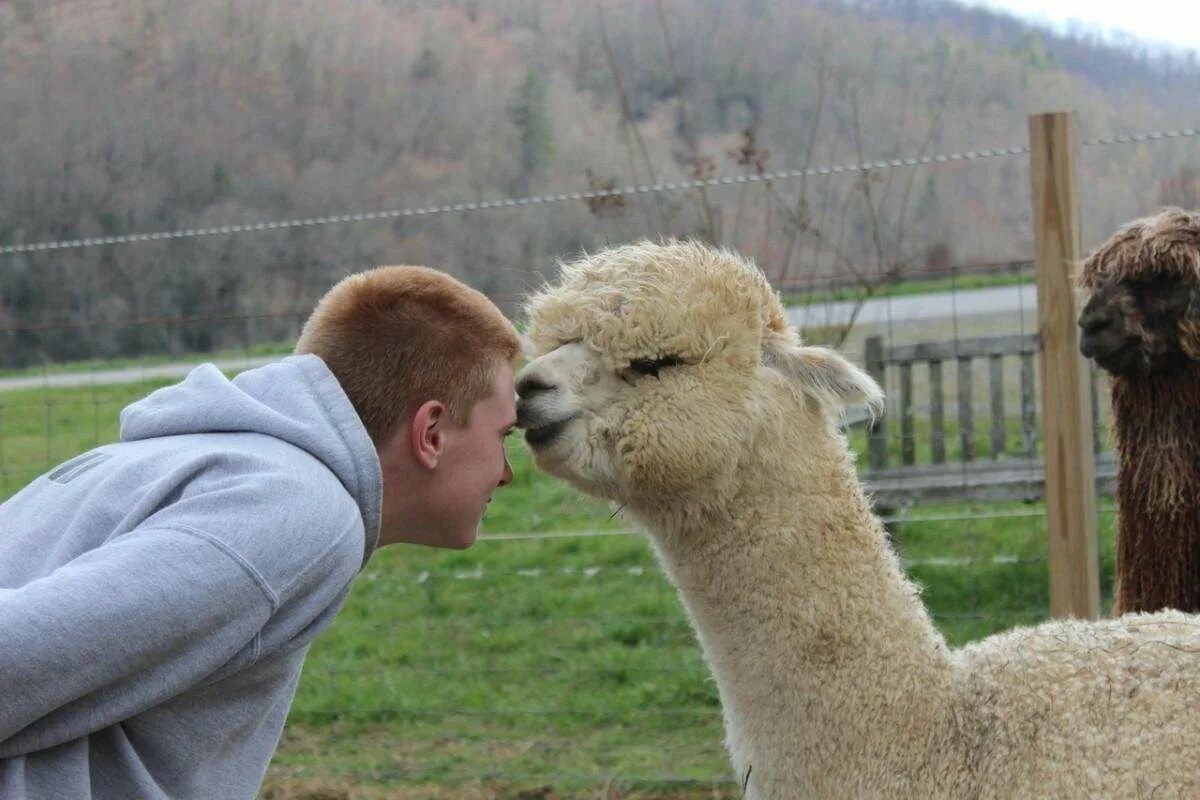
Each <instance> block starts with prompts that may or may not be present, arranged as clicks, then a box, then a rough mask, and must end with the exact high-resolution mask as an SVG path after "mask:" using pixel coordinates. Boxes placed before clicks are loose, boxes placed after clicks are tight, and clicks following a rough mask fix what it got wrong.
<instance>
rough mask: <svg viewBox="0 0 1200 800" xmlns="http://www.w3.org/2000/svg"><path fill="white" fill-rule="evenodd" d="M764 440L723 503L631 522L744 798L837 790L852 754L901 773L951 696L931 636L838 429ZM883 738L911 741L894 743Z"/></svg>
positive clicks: (945, 661) (938, 726) (943, 661)
mask: <svg viewBox="0 0 1200 800" xmlns="http://www.w3.org/2000/svg"><path fill="white" fill-rule="evenodd" d="M831 433H832V431H831ZM771 438H773V440H774V441H773V444H771V445H769V447H770V448H771V452H774V453H777V454H780V456H781V457H780V458H779V459H778V460H777V461H776V463H772V458H771V457H770V453H765V454H764V451H763V450H761V449H760V450H757V451H756V457H755V463H754V464H748V465H743V467H742V468H739V469H738V470H737V475H738V477H737V478H736V482H737V483H736V486H734V487H733V489H732V492H731V493H730V494H729V495H727V500H726V501H724V502H719V503H710V504H708V505H707V507H705V508H702V509H699V510H698V509H697V507H696V505H695V504H688V503H680V504H678V505H676V506H675V507H668V508H659V509H656V510H653V511H649V512H647V513H646V514H644V515H643V516H644V518H645V521H646V522H647V523H648V525H649V527H650V528H651V532H652V534H653V538H654V541H655V545H656V548H657V550H658V552H659V556H660V558H661V560H662V561H663V564H664V566H665V568H666V570H667V572H668V574H669V575H670V577H671V579H672V580H673V582H674V583H675V584H676V586H677V587H678V589H679V591H680V594H681V596H682V598H683V601H684V604H685V606H686V607H687V609H688V612H689V614H690V616H691V619H692V622H693V624H694V625H695V627H696V630H697V633H698V634H699V638H700V641H701V645H702V646H703V648H704V650H705V653H706V656H707V658H708V661H709V664H710V665H711V667H712V670H713V673H714V678H715V679H716V682H717V685H718V688H719V690H720V694H721V701H722V706H723V708H724V710H725V718H726V726H727V728H728V737H729V743H730V748H731V755H732V757H733V761H734V767H735V769H737V770H738V772H739V775H740V776H742V775H744V774H745V772H746V770H748V769H752V770H753V775H754V776H757V780H756V779H755V778H753V777H752V779H751V784H750V785H751V787H752V791H751V792H749V793H748V795H747V796H748V797H753V798H758V797H775V796H776V795H774V794H766V793H761V794H756V793H753V786H754V785H755V783H756V782H757V781H762V782H763V784H762V785H764V786H781V785H784V784H791V785H792V786H793V789H794V788H795V787H798V786H799V787H802V786H808V787H814V788H815V787H824V788H825V789H826V790H830V789H836V788H838V786H837V781H838V780H841V779H844V778H845V777H846V772H847V770H845V769H844V765H845V764H847V763H853V764H856V765H861V764H862V763H864V762H863V761H862V760H859V758H857V756H860V755H861V754H862V753H864V752H866V751H869V752H870V753H871V754H872V755H871V759H873V760H872V761H871V762H870V763H874V764H876V765H877V766H878V767H879V768H880V769H881V770H883V769H886V770H901V771H902V770H906V769H911V768H913V767H912V765H913V764H919V763H920V760H919V759H918V758H917V756H918V752H917V751H919V750H920V748H921V747H923V746H931V744H930V743H931V742H932V741H933V740H934V739H935V738H936V737H937V736H939V735H940V733H939V732H940V731H941V730H944V729H945V726H944V724H943V722H942V720H943V719H944V718H945V716H946V714H947V711H948V708H949V703H950V693H951V692H950V665H949V657H948V655H947V652H946V649H945V645H944V643H943V640H942V638H941V636H940V635H939V634H938V633H937V632H936V630H935V629H934V628H933V625H932V624H931V622H930V619H929V617H928V614H927V613H926V611H925V609H924V607H923V605H922V604H921V602H920V600H919V599H918V597H917V592H916V590H915V588H914V587H913V586H912V585H911V584H910V583H908V582H907V581H906V580H905V579H904V577H903V575H902V574H901V572H900V570H899V568H898V565H897V562H896V559H895V557H894V555H893V553H892V551H891V550H890V548H889V547H888V545H887V544H886V542H885V539H884V536H883V532H882V529H881V528H880V526H879V524H878V523H877V521H876V520H875V519H874V518H873V516H872V515H871V513H870V510H869V507H868V504H867V501H866V499H865V498H864V496H863V493H862V491H861V489H860V488H859V484H858V481H857V477H856V475H855V473H854V470H853V468H852V467H851V465H850V464H849V462H848V459H847V457H846V453H845V447H844V444H843V443H842V441H841V439H840V437H836V438H835V437H832V436H831V437H830V439H831V441H830V442H828V444H827V446H826V448H825V452H819V451H816V450H814V443H813V441H812V440H811V439H808V440H805V441H799V440H798V439H799V437H798V436H797V435H796V433H795V432H791V431H787V430H778V431H775V432H774V434H773V437H771ZM791 453H804V454H805V456H804V458H805V459H807V460H806V461H805V462H804V463H803V464H800V465H797V464H795V458H796V457H795V456H791V455H785V454H791ZM789 462H790V463H789ZM900 732H904V733H900ZM898 736H899V737H900V738H904V737H905V736H908V737H913V738H916V739H919V740H921V741H912V740H911V738H910V739H909V740H906V741H905V743H904V744H903V745H901V746H900V747H899V748H897V745H898V742H897V737H898ZM889 754H894V755H895V762H896V763H891V762H890V761H889ZM847 759H849V760H847ZM839 765H841V766H842V767H843V768H839ZM860 768H861V767H859V766H856V767H855V769H860ZM781 770H782V771H785V773H786V774H781V773H780V771H781ZM830 781H833V783H830ZM763 791H764V792H765V791H768V790H763ZM792 796H794V795H792Z"/></svg>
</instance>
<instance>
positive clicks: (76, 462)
mask: <svg viewBox="0 0 1200 800" xmlns="http://www.w3.org/2000/svg"><path fill="white" fill-rule="evenodd" d="M110 458H112V454H111V453H101V452H97V451H93V452H91V453H84V454H83V455H81V456H79V457H78V458H72V459H71V460H70V461H68V462H67V463H65V464H61V465H59V466H58V467H56V468H55V469H54V471H53V472H51V473H50V474H49V475H47V476H46V477H47V478H49V479H50V480H52V481H54V482H55V483H70V482H71V481H73V480H75V479H76V478H78V477H79V476H80V475H82V474H83V473H85V472H87V471H88V470H89V469H91V468H92V467H95V466H98V465H99V464H102V463H103V462H105V461H108V459H110Z"/></svg>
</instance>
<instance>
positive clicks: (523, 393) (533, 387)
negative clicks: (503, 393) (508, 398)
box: [517, 375, 555, 400]
mask: <svg viewBox="0 0 1200 800" xmlns="http://www.w3.org/2000/svg"><path fill="white" fill-rule="evenodd" d="M554 389H555V387H554V386H553V385H552V384H549V383H547V382H546V381H544V380H542V379H541V378H539V377H538V376H536V375H529V376H526V377H524V378H522V379H521V380H519V381H517V396H518V397H520V398H521V399H523V400H528V399H529V398H530V397H533V396H534V395H536V394H541V393H543V392H552V391H554Z"/></svg>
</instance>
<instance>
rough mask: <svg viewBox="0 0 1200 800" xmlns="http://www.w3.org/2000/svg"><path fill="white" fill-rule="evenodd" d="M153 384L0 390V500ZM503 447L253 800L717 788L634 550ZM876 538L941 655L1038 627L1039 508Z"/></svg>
mask: <svg viewBox="0 0 1200 800" xmlns="http://www.w3.org/2000/svg"><path fill="white" fill-rule="evenodd" d="M154 385H156V384H144V385H132V386H104V387H84V388H79V389H56V390H36V391H20V392H4V393H0V479H2V480H0V491H2V492H3V496H7V495H8V494H10V493H11V492H13V491H15V490H16V489H18V488H19V487H20V486H22V485H24V484H25V483H26V482H28V481H29V480H31V479H32V478H33V477H35V476H36V475H38V474H40V473H41V472H43V471H44V470H45V469H46V468H47V467H48V466H51V465H53V464H56V463H58V462H59V461H61V460H64V459H66V458H68V457H70V456H71V455H74V454H76V453H78V452H80V451H82V450H85V449H87V448H89V447H91V446H93V445H95V444H97V443H101V442H105V441H111V440H112V439H113V438H114V436H115V433H116V418H117V412H118V411H119V409H120V408H121V407H123V406H124V405H125V404H126V403H128V402H129V401H130V400H132V399H135V398H136V397H139V396H141V395H142V394H144V393H145V392H146V391H148V390H149V389H150V388H152V387H153V386H154ZM920 433H921V432H920V431H918V434H920ZM855 436H856V437H858V439H859V442H860V445H861V434H859V433H856V434H855ZM981 441H986V436H982V437H981ZM897 446H898V444H897ZM951 447H953V445H951ZM860 449H861V447H860ZM511 452H512V458H513V462H514V471H515V474H516V479H515V481H514V484H513V486H512V487H510V488H509V489H507V490H505V491H503V492H500V493H498V494H497V496H496V499H495V501H494V502H493V503H492V506H491V510H490V511H489V515H488V518H487V519H486V520H485V522H484V533H485V536H486V537H490V538H485V539H484V540H483V541H481V542H480V543H479V544H477V545H476V546H475V547H474V548H472V549H471V550H468V551H465V552H440V551H434V550H428V549H421V548H407V549H396V548H391V549H389V550H386V551H382V552H380V553H378V554H377V555H376V556H375V557H374V558H373V559H372V561H371V562H370V564H369V565H368V567H367V569H366V570H365V571H364V573H363V574H362V575H361V576H360V579H359V580H358V581H357V583H356V585H355V588H354V591H353V593H352V596H351V598H350V601H349V602H348V604H347V606H346V608H345V610H344V612H343V613H342V615H341V616H340V617H339V619H338V621H337V622H336V623H335V624H334V625H333V626H332V627H331V628H330V629H329V630H328V631H326V632H325V633H324V634H323V635H322V637H321V638H320V639H319V640H318V641H317V643H316V644H315V645H314V646H313V649H312V652H311V655H310V657H309V660H308V662H307V665H306V667H305V672H304V676H303V679H302V682H301V686H300V689H299V692H298V694H297V697H296V703H295V706H294V708H293V712H292V715H291V718H290V721H289V724H288V728H287V730H286V732H285V735H284V738H283V741H282V743H281V746H280V749H279V751H278V753H277V755H276V758H275V760H274V762H273V764H272V767H271V771H270V774H269V776H268V781H267V784H266V786H265V787H264V791H263V797H264V798H267V799H268V800H351V798H391V799H392V800H398V799H402V800H413V799H415V798H459V799H460V800H476V799H477V800H485V799H493V798H505V799H511V800H518V799H519V798H526V799H528V798H542V799H543V800H546V799H549V798H557V799H558V800H564V799H565V798H580V799H582V798H609V799H610V800H612V799H614V798H645V799H646V800H649V799H650V798H655V799H656V800H668V799H669V798H670V799H674V800H683V798H689V800H699V798H722V800H728V799H731V798H734V797H736V796H737V792H736V788H737V787H736V786H735V785H734V784H732V783H731V782H730V781H729V780H728V776H727V769H726V763H725V758H724V755H723V753H722V750H721V724H720V710H719V708H718V705H717V699H716V693H715V689H714V686H713V684H712V682H711V680H710V679H709V677H708V674H707V671H706V670H705V667H704V664H703V662H702V660H701V658H700V655H699V652H698V650H697V647H696V645H695V641H694V638H693V636H692V634H691V632H690V630H689V628H688V626H687V624H686V621H685V618H684V615H683V612H682V610H681V608H680V605H679V602H678V600H677V598H676V596H675V594H674V591H673V590H672V589H671V588H670V587H669V586H668V585H667V584H666V582H665V581H664V580H663V579H662V577H661V576H660V574H659V572H658V569H657V567H656V565H655V563H654V558H653V556H652V554H651V552H650V549H649V547H648V546H647V544H646V542H645V540H644V539H643V538H642V537H641V536H639V535H628V533H627V531H626V529H627V527H628V523H627V521H626V520H624V519H623V518H622V517H621V516H620V515H617V516H615V517H614V516H613V514H612V510H611V509H609V508H607V507H605V506H603V505H601V504H597V503H594V502H591V501H589V500H587V499H584V498H581V497H579V496H578V495H576V494H575V493H573V492H571V491H570V490H568V489H566V488H564V487H563V486H561V485H560V484H557V483H555V482H553V481H550V480H548V479H546V478H545V477H543V476H541V475H538V474H537V473H536V472H534V471H533V469H532V468H531V466H530V464H529V460H528V458H527V457H526V455H525V454H524V451H523V445H522V444H521V443H520V442H519V441H518V442H514V443H513V445H512V451H511ZM1101 519H1102V522H1103V529H1104V536H1103V540H1102V541H1103V553H1104V563H1103V574H1104V575H1105V576H1106V584H1105V587H1104V588H1105V592H1106V595H1107V592H1108V586H1107V576H1109V575H1111V572H1112V554H1111V536H1110V533H1109V528H1110V527H1111V524H1112V515H1111V513H1110V512H1105V513H1102V515H1101ZM571 531H574V532H579V533H581V534H586V535H580V536H576V537H572V538H556V537H553V534H556V533H562V532H571ZM894 533H895V537H896V539H897V542H898V546H899V548H900V550H901V553H902V555H903V557H904V558H905V559H906V561H907V562H909V565H910V566H909V571H910V574H911V575H912V576H913V577H914V578H915V579H916V580H918V581H919V582H920V583H921V584H923V586H924V587H925V600H926V601H927V603H928V604H929V606H930V608H931V610H932V612H933V614H934V616H935V619H936V622H937V624H938V625H939V627H940V628H941V630H942V631H943V632H944V634H945V635H946V637H947V639H948V640H949V641H950V642H951V643H953V644H959V643H963V642H967V641H970V640H972V639H975V638H978V637H980V636H984V635H986V634H989V633H992V632H994V631H998V630H1003V629H1006V628H1009V627H1011V626H1013V625H1017V624H1024V623H1028V622H1034V621H1037V620H1040V619H1043V618H1044V617H1045V616H1046V613H1047V605H1048V599H1047V594H1048V593H1047V569H1046V563H1045V560H1044V553H1045V545H1044V533H1045V532H1044V523H1043V518H1042V507H1041V506H1040V505H1036V504H1032V505H1027V504H1020V503H1013V504H1004V505H989V506H965V505H960V506H952V507H942V508H920V509H915V510H912V511H911V512H910V513H909V515H908V516H907V517H903V518H901V520H900V521H899V522H897V523H896V524H895V526H894ZM513 534H547V536H543V537H542V538H532V539H530V538H523V537H521V536H516V537H514V536H513Z"/></svg>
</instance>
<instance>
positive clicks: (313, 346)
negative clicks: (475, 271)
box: [296, 266, 521, 445]
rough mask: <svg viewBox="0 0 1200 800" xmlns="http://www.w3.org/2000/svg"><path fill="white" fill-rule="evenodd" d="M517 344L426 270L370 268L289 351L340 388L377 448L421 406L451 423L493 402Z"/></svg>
mask: <svg viewBox="0 0 1200 800" xmlns="http://www.w3.org/2000/svg"><path fill="white" fill-rule="evenodd" d="M520 352H521V341H520V337H519V336H518V334H517V331H516V329H515V328H514V327H513V325H512V323H511V322H509V321H508V319H507V318H506V317H505V316H504V314H503V313H502V312H501V311H500V309H498V308H497V307H496V306H495V304H493V303H492V301H491V300H489V299H488V298H487V297H485V296H484V295H483V294H481V293H479V292H477V291H475V290H474V289H472V288H470V287H469V286H466V285H465V284H463V283H461V282H459V281H457V280H455V279H454V278H452V277H450V276H449V275H447V274H446V273H444V272H439V271H437V270H433V269H428V268H426V267H409V266H394V267H379V268H377V269H372V270H368V271H366V272H361V273H357V274H355V275H351V276H349V277H348V278H345V279H343V280H342V281H341V282H339V283H338V284H337V285H335V286H334V287H333V288H332V289H330V290H329V291H328V292H327V293H326V294H325V296H324V297H323V298H321V301H320V302H319V303H318V304H317V306H316V308H315V309H314V310H313V313H312V315H311V316H310V317H309V318H308V321H307V322H305V323H304V329H303V331H301V333H300V338H299V340H297V342H296V353H298V354H302V353H312V354H315V355H317V356H320V357H321V359H322V360H323V361H324V362H325V364H326V365H327V366H328V367H329V369H330V370H331V371H332V372H333V374H334V375H335V376H336V377H337V379H338V382H339V383H341V385H342V388H343V389H344V390H345V392H346V394H347V396H348V397H349V398H350V402H351V403H353V404H354V409H355V411H357V412H358V416H359V418H360V419H362V421H363V424H364V425H365V426H366V428H367V432H368V433H369V434H370V436H371V440H372V441H373V442H374V443H375V444H376V445H381V444H383V443H384V442H386V441H387V440H389V439H391V437H392V436H393V435H394V434H395V432H396V429H397V427H398V426H399V425H400V423H401V422H402V421H403V419H404V418H405V416H406V415H407V414H408V413H410V412H411V410H413V409H415V408H416V407H417V406H418V405H420V404H421V403H424V402H426V401H428V400H440V401H441V402H443V403H445V404H446V406H447V408H448V410H449V413H450V417H451V419H452V420H454V421H455V422H456V423H458V424H466V422H467V419H468V418H469V416H470V413H471V409H472V408H473V407H474V406H475V404H476V403H477V402H479V401H480V400H482V399H484V398H485V397H487V396H488V395H490V394H491V393H492V382H493V380H494V378H495V372H496V367H497V366H498V364H499V363H501V362H507V363H510V364H511V363H514V362H515V361H516V358H517V356H518V355H519V354H520Z"/></svg>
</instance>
